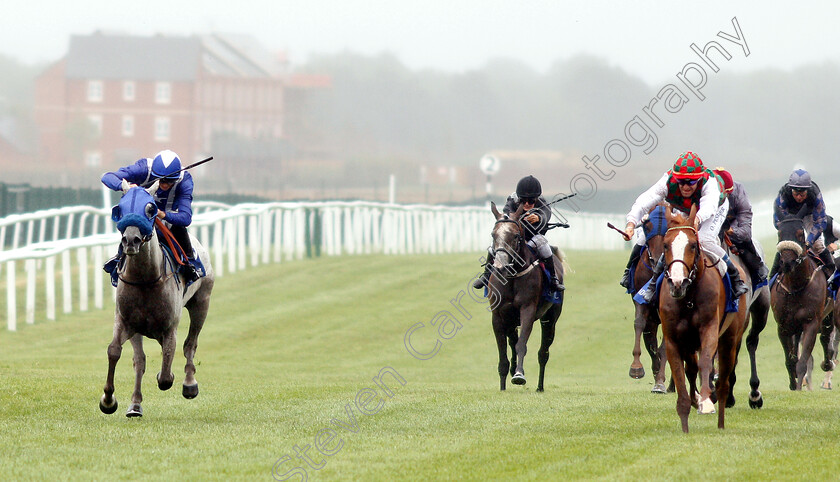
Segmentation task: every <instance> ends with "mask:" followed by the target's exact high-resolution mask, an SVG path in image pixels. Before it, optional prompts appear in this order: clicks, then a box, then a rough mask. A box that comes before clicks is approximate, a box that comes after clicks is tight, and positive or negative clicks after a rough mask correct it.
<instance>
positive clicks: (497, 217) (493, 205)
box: [490, 201, 502, 221]
mask: <svg viewBox="0 0 840 482" xmlns="http://www.w3.org/2000/svg"><path fill="white" fill-rule="evenodd" d="M490 211H492V212H493V216H496V221H498V220H499V218H500V217H502V213H500V212H499V210H498V209H496V203H494V202H493V201H490Z"/></svg>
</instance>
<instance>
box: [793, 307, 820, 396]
mask: <svg viewBox="0 0 840 482" xmlns="http://www.w3.org/2000/svg"><path fill="white" fill-rule="evenodd" d="M816 323H817V321H816V320H811V322H810V323H808V325H806V326H805V328H804V330H803V331H802V337H801V340H802V351H801V352H800V353H799V361H797V362H796V388H797V389H798V390H801V389H802V382H803V380H804V379H805V372H807V371H808V359H809V358H811V355H812V352H813V351H814V344H815V343H816V342H817V326H816ZM808 388H809V390H810V385H809V387H808Z"/></svg>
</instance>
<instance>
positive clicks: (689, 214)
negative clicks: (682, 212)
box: [686, 204, 697, 226]
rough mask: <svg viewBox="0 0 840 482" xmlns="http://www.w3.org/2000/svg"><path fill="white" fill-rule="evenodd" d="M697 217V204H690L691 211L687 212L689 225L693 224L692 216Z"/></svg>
mask: <svg viewBox="0 0 840 482" xmlns="http://www.w3.org/2000/svg"><path fill="white" fill-rule="evenodd" d="M695 217H697V204H692V205H691V212H689V213H688V221H686V222H687V223H688V225H689V226H694V218H695Z"/></svg>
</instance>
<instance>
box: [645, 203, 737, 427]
mask: <svg viewBox="0 0 840 482" xmlns="http://www.w3.org/2000/svg"><path fill="white" fill-rule="evenodd" d="M696 214H697V206H696V205H695V206H693V207H692V209H691V213H690V214H689V216H688V218H686V217H685V216H683V215H682V214H671V212H670V210H669V209H668V210H666V218H667V219H668V231H667V233H666V234H665V240H664V249H665V263H666V268H665V279H666V280H667V281H666V283H667V286H668V289H665V287H664V286H663V289H662V292H661V294H660V295H659V318H660V319H661V320H662V333H663V335H664V339H665V353H666V355H667V357H668V364H669V365H670V366H671V374H672V377H673V379H674V385H675V388H676V392H677V414H679V417H680V422H681V424H682V430H683V432H686V433H687V432H688V414H689V412H690V411H691V406H692V405H694V406H696V407H697V408H698V412H699V413H701V414H705V413H714V412H715V406H714V401H713V400H712V396H713V395H712V387H711V374H712V367H713V362H714V357H715V353H717V355H718V382H717V390H716V395H717V396H716V397H715V398H716V399H717V400H729V397H730V392H731V388H732V387H731V382H730V375H731V374H732V372H733V370H734V369H735V364H736V363H737V358H738V346H739V345H740V343H741V337H742V336H743V333H744V330H745V328H746V320H747V297H746V294H744V295H741V298H740V299H739V305H738V311H737V312H734V313H725V312H724V310H725V305H726V293H725V289H726V288H725V287H724V283H723V280H722V279H721V273H720V272H719V270H718V268H717V266H716V265H717V264H718V263H722V260H717V262H711V260H710V258H709V256H708V255H707V254H706V253H705V252H703V251H702V250H701V248H700V243H699V241H698V237H697V231H696V230H695V229H694V220H695V217H696ZM739 270H740V271H743V270H742V269H741V268H739ZM742 276H743V274H742ZM698 352H699V360H698ZM698 369H699V375H700V393H699V400H698V397H697V386H696V380H697V375H698ZM686 377H688V382H689V385H690V393H689V392H688V391H687V390H686V385H685V383H686ZM726 405H727V404H726V403H718V428H721V429H722V428H724V415H725V411H726V410H725V407H726Z"/></svg>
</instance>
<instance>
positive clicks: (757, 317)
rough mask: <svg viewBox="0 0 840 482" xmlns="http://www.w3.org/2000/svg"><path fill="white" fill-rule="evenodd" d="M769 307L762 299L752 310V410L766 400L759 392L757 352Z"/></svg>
mask: <svg viewBox="0 0 840 482" xmlns="http://www.w3.org/2000/svg"><path fill="white" fill-rule="evenodd" d="M767 315H768V306H767V303H766V302H764V301H763V298H762V299H758V300H756V301H755V303H754V304H753V306H752V307H751V308H750V319H751V325H750V332H749V334H748V335H747V352H748V353H749V355H750V399H749V405H750V408H761V407H762V406H763V405H764V398H762V396H761V392H760V391H759V390H758V386H759V385H760V384H761V380H759V379H758V368H757V367H756V364H755V352H756V350H757V349H758V336H759V335H760V334H761V331H762V330H764V327H765V326H767Z"/></svg>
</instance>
